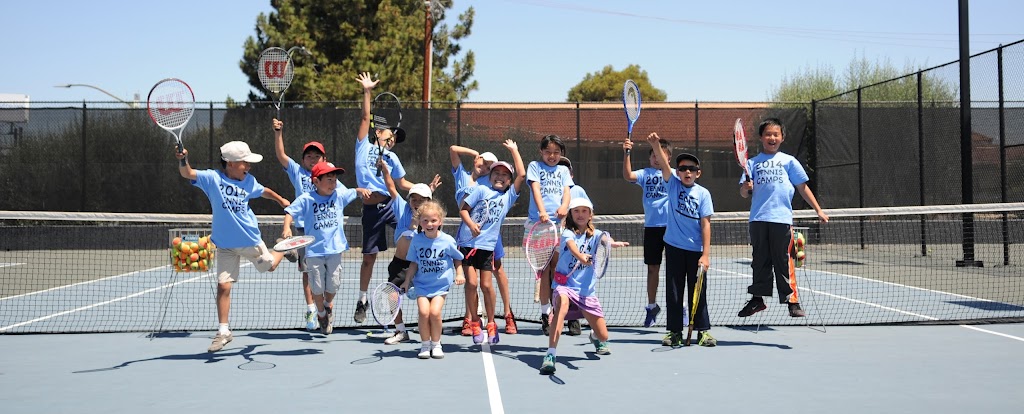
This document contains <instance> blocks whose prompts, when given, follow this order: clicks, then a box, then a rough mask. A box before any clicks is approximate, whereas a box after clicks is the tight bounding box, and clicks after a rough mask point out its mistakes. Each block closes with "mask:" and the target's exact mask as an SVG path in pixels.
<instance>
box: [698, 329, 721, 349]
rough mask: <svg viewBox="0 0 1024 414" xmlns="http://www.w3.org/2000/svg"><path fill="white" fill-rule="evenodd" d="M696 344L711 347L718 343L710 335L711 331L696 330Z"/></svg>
mask: <svg viewBox="0 0 1024 414" xmlns="http://www.w3.org/2000/svg"><path fill="white" fill-rule="evenodd" d="M697 345H700V346H706V347H712V346H716V345H718V340H717V339H715V337H713V336H711V332H708V331H701V332H697Z"/></svg>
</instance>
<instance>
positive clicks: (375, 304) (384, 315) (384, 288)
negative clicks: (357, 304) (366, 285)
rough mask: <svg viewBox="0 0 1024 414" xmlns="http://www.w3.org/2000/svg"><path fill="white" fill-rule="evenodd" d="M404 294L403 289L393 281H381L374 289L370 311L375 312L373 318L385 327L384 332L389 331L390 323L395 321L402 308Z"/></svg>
mask: <svg viewBox="0 0 1024 414" xmlns="http://www.w3.org/2000/svg"><path fill="white" fill-rule="evenodd" d="M402 296H405V295H403V294H402V289H400V288H399V287H398V286H397V285H395V284H394V283H391V282H384V283H381V284H379V285H377V287H376V288H374V289H373V295H372V296H370V313H372V314H373V320H375V321H377V323H379V324H380V326H383V327H384V332H387V331H388V325H391V323H392V322H394V321H395V318H397V317H398V312H399V311H401V310H402Z"/></svg>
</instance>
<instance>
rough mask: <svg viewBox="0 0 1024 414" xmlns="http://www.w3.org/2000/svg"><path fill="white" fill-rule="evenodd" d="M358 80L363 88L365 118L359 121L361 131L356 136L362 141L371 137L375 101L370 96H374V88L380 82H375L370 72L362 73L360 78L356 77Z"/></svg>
mask: <svg viewBox="0 0 1024 414" xmlns="http://www.w3.org/2000/svg"><path fill="white" fill-rule="evenodd" d="M356 80H357V81H359V85H360V86H362V88H363V118H362V119H361V120H360V121H359V131H358V133H357V134H356V139H358V140H361V139H363V138H364V137H367V136H369V133H370V101H371V100H372V99H373V97H372V96H370V95H372V94H373V87H374V86H377V82H380V80H379V79H378V80H373V78H372V77H371V76H370V72H363V73H360V74H359V76H356Z"/></svg>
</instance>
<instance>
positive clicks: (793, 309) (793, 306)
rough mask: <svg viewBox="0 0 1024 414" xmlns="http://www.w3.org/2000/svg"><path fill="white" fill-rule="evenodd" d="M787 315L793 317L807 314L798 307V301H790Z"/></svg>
mask: <svg viewBox="0 0 1024 414" xmlns="http://www.w3.org/2000/svg"><path fill="white" fill-rule="evenodd" d="M789 316H791V317H794V318H803V317H804V316H807V314H806V313H804V310H803V309H800V304H799V303H790V304H789Z"/></svg>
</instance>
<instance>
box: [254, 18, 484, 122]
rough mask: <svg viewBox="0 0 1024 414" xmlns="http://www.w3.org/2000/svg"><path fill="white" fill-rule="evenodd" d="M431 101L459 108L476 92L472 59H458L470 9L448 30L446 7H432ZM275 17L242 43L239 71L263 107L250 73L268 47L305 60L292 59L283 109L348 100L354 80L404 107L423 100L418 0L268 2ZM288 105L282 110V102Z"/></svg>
mask: <svg viewBox="0 0 1024 414" xmlns="http://www.w3.org/2000/svg"><path fill="white" fill-rule="evenodd" d="M431 4H432V5H433V6H432V9H433V21H434V22H435V23H434V25H433V27H432V42H431V43H432V48H431V49H432V55H433V57H432V59H431V63H432V64H431V68H432V70H431V73H432V82H431V100H434V101H456V100H464V99H466V98H467V97H468V96H469V93H470V92H472V91H474V90H476V89H478V84H477V82H476V81H475V80H473V69H474V67H475V59H474V56H473V51H471V50H467V51H465V53H464V54H463V53H462V47H461V45H460V44H459V42H460V41H462V40H463V39H465V38H466V37H467V36H469V35H470V33H471V29H472V27H473V16H474V11H473V8H472V7H470V8H469V9H468V10H466V12H464V13H462V14H460V15H459V16H458V19H457V23H455V25H454V27H449V26H448V24H447V23H445V11H446V10H449V9H451V7H452V0H433V1H432V2H431ZM271 5H272V6H273V8H274V9H275V11H273V12H270V13H269V14H263V13H260V15H259V16H258V17H257V18H256V36H255V37H249V38H248V39H246V41H245V48H244V54H243V57H242V60H241V61H240V62H239V67H240V68H241V69H242V72H243V73H245V74H246V76H248V77H249V84H250V85H252V87H253V89H255V90H256V91H257V92H256V93H250V94H249V97H248V99H249V100H250V101H265V100H268V99H269V96H268V95H269V94H268V93H267V92H266V91H264V90H263V87H262V85H261V84H260V81H259V75H258V74H257V71H256V62H258V61H259V55H260V52H261V51H263V50H264V49H266V48H267V47H271V46H278V47H281V48H284V49H286V50H287V49H290V48H292V47H294V46H303V47H305V48H306V49H307V50H308V51H309V53H310V56H304V55H302V54H300V53H298V52H295V53H293V54H292V59H293V62H294V63H295V69H294V70H295V77H294V79H293V80H292V84H291V85H290V86H289V88H288V90H287V91H286V92H285V98H286V100H287V101H293V102H294V101H337V100H354V99H357V98H358V97H359V94H360V90H359V86H358V84H357V83H356V82H355V77H356V74H357V73H359V72H370V73H371V74H375V75H376V77H378V78H380V80H381V85H380V86H379V87H378V88H380V90H381V91H390V92H392V93H394V94H395V95H397V96H398V97H399V98H400V99H402V100H405V101H419V100H422V98H423V48H424V24H425V22H424V19H425V13H426V8H425V7H424V2H423V1H422V0H381V1H368V0H272V1H271ZM286 104H287V102H286Z"/></svg>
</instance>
